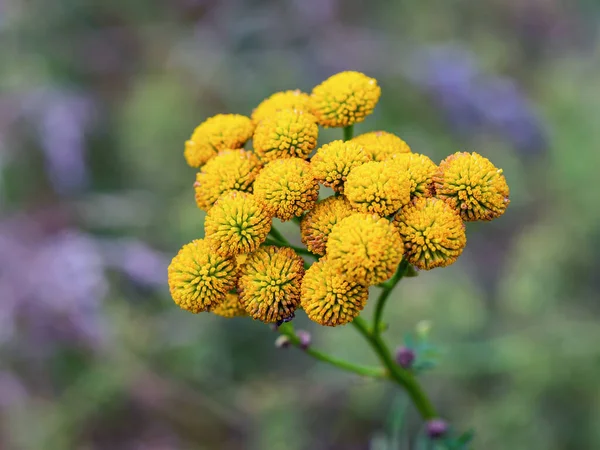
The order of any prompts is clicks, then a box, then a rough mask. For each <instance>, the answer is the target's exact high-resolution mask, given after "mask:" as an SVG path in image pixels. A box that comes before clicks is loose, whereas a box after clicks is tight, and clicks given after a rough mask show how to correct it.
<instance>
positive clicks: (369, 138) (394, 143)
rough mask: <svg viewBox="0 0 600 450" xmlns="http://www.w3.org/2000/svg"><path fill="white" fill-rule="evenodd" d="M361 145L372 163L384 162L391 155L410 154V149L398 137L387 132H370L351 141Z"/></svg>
mask: <svg viewBox="0 0 600 450" xmlns="http://www.w3.org/2000/svg"><path fill="white" fill-rule="evenodd" d="M352 142H356V143H357V144H359V145H362V146H363V147H364V149H365V152H367V154H368V155H369V156H370V157H371V158H372V159H373V161H385V160H386V159H388V158H390V157H391V156H392V155H397V154H402V153H410V147H409V146H408V144H407V143H406V142H404V141H403V140H402V139H400V138H399V137H398V136H396V135H395V134H392V133H388V132H387V131H371V132H369V133H364V134H361V135H359V136H356V137H355V138H353V139H352Z"/></svg>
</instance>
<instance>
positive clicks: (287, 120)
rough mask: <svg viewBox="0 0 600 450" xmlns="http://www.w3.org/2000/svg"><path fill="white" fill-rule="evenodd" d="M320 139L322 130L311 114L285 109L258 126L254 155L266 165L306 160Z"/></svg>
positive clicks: (266, 118) (254, 142)
mask: <svg viewBox="0 0 600 450" xmlns="http://www.w3.org/2000/svg"><path fill="white" fill-rule="evenodd" d="M318 136H319V127H318V126H317V122H316V119H315V117H314V116H313V115H312V114H310V113H307V112H305V111H301V110H294V109H283V110H281V111H277V112H275V113H273V114H272V115H271V116H268V117H265V118H264V119H263V120H262V121H261V122H260V123H259V124H258V126H257V127H256V131H255V133H254V138H253V145H254V151H255V152H256V154H257V155H258V156H259V157H260V158H261V159H262V160H264V161H273V160H275V159H281V158H293V157H297V158H307V157H308V155H309V154H310V152H311V151H312V150H313V148H315V146H316V145H317V137H318Z"/></svg>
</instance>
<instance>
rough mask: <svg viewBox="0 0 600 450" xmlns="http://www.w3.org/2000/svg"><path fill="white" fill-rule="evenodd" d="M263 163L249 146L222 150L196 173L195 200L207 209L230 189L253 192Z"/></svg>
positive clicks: (201, 207) (199, 205)
mask: <svg viewBox="0 0 600 450" xmlns="http://www.w3.org/2000/svg"><path fill="white" fill-rule="evenodd" d="M261 168H262V164H261V162H260V160H259V159H258V157H257V156H256V155H255V154H254V153H252V152H249V151H246V150H223V151H221V152H219V154H218V155H217V156H215V157H214V158H212V159H211V160H209V161H208V162H207V163H206V164H205V165H204V166H203V167H202V169H201V170H200V172H198V174H196V182H195V183H194V191H195V198H196V204H197V205H198V207H199V208H200V209H204V210H208V209H209V208H210V207H211V206H212V205H213V204H214V203H215V202H216V201H217V199H218V198H219V197H220V196H221V195H223V194H224V193H226V192H228V191H232V190H235V191H242V192H252V183H253V182H254V179H255V178H256V176H257V175H258V173H259V172H260V169H261Z"/></svg>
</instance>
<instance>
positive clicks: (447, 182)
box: [433, 152, 510, 221]
mask: <svg viewBox="0 0 600 450" xmlns="http://www.w3.org/2000/svg"><path fill="white" fill-rule="evenodd" d="M433 181H434V187H435V193H436V197H438V198H441V199H443V200H445V201H446V202H447V203H448V204H449V205H450V206H452V207H453V208H455V209H456V210H457V211H459V212H460V216H461V217H462V219H463V220H464V221H474V220H492V219H495V218H496V217H499V216H501V215H502V214H504V211H505V210H506V207H507V206H508V204H509V202H510V200H509V199H508V195H509V189H508V185H507V184H506V178H504V175H503V174H502V169H498V168H496V167H495V166H494V165H493V164H492V163H491V162H490V160H489V159H487V158H484V157H483V156H481V155H479V154H477V153H466V152H457V153H455V154H454V155H450V156H448V157H447V158H446V159H445V160H443V161H442V162H441V163H440V165H439V167H438V170H437V172H436V173H435V175H434V176H433Z"/></svg>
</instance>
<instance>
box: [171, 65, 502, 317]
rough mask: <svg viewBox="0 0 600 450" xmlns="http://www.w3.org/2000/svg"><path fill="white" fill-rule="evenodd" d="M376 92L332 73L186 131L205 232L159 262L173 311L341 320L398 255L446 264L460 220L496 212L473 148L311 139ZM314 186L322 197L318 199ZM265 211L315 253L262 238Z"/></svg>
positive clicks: (488, 172) (361, 114)
mask: <svg viewBox="0 0 600 450" xmlns="http://www.w3.org/2000/svg"><path fill="white" fill-rule="evenodd" d="M380 94H381V89H380V87H379V86H378V84H377V81H376V80H375V79H373V78H369V77H367V76H366V75H364V74H362V73H358V72H342V73H338V74H336V75H333V76H332V77H330V78H329V79H327V80H325V81H324V82H323V83H321V84H320V85H318V86H316V87H315V88H314V89H313V91H312V93H311V94H306V93H303V92H300V91H298V90H296V91H285V92H278V93H276V94H274V95H272V96H271V97H269V98H267V99H266V100H264V101H263V102H262V103H261V104H260V105H258V106H257V107H256V108H255V110H254V111H253V113H252V116H251V117H245V116H241V115H237V114H219V115H216V116H214V117H211V118H209V119H207V120H206V121H204V122H203V123H202V124H200V125H199V126H198V127H197V128H196V129H195V130H194V132H193V134H192V136H191V138H190V140H188V141H187V142H186V143H185V152H184V156H185V159H186V161H187V162H188V164H189V165H190V166H191V167H194V168H198V169H199V172H198V174H197V176H196V182H195V183H194V190H195V199H196V203H197V205H198V207H199V208H201V209H203V210H205V211H206V212H207V215H206V220H205V224H204V229H205V237H204V239H198V240H195V241H193V242H191V243H189V244H187V245H185V246H184V247H183V248H182V249H181V250H180V251H179V253H178V254H177V256H175V258H173V261H172V262H171V264H170V266H169V287H170V290H171V295H172V296H173V299H174V300H175V302H176V303H177V304H178V305H179V306H180V307H181V308H183V309H186V310H188V311H191V312H194V313H198V312H202V311H210V312H213V313H214V314H218V315H220V316H223V317H234V316H241V315H247V316H250V317H253V318H254V319H258V320H261V321H263V322H266V323H281V322H282V321H285V320H287V319H289V318H290V317H292V316H293V314H294V311H295V310H296V309H298V308H301V309H303V310H304V311H305V312H306V314H307V315H308V317H309V318H310V319H312V320H313V321H315V322H317V323H319V324H322V325H328V326H336V325H343V324H346V323H348V322H351V321H352V320H353V319H354V318H355V317H356V316H357V315H358V314H359V313H360V312H361V310H362V309H363V308H364V306H365V304H366V302H367V299H368V288H369V286H373V285H377V284H380V283H383V282H384V281H386V280H388V279H389V278H391V277H392V276H393V275H394V273H395V272H396V270H397V269H398V266H399V264H400V262H401V260H402V259H403V258H405V259H406V260H407V262H408V263H410V264H412V265H413V266H415V267H417V268H419V269H423V270H429V269H433V268H435V267H444V266H448V265H450V264H452V263H453V262H455V261H456V259H457V258H458V256H459V255H460V254H461V253H462V251H463V249H464V247H465V244H466V235H465V226H464V222H466V221H476V220H483V221H488V220H492V219H494V218H496V217H499V216H500V215H502V214H503V213H504V211H505V210H506V207H507V206H508V203H509V200H508V196H509V189H508V186H507V184H506V180H505V178H504V175H503V174H502V170H500V169H497V168H496V167H494V165H493V164H492V163H491V162H490V161H489V160H488V159H486V158H484V157H483V156H481V155H479V154H477V153H465V152H458V153H455V154H453V155H450V156H449V157H447V158H446V159H445V160H443V161H442V162H441V163H440V164H439V165H436V164H435V163H434V162H433V161H432V160H431V159H429V158H428V157H427V156H425V155H422V154H419V153H413V152H412V151H411V149H410V147H409V146H408V145H407V144H406V142H404V141H403V140H402V139H400V138H399V137H397V136H395V135H394V134H391V133H388V132H385V131H375V132H370V133H365V134H362V135H360V136H357V137H355V138H353V139H350V140H347V141H342V140H338V141H333V142H330V143H327V144H324V145H322V146H321V147H320V148H317V139H318V133H319V126H321V127H349V126H352V125H354V124H355V123H358V122H362V121H363V120H364V119H365V117H366V116H368V115H369V114H371V113H372V112H373V109H374V108H375V105H376V104H377V102H378V100H379V97H380ZM250 139H252V149H251V150H250V149H244V148H243V147H244V146H245V145H246V143H247V142H248V141H249V140H250ZM319 185H324V186H327V187H330V188H332V189H333V191H334V195H332V196H330V197H328V198H324V199H321V200H319ZM274 217H277V218H279V219H280V220H282V221H288V220H291V219H294V218H297V220H298V221H299V223H300V238H301V241H302V243H304V245H306V251H307V252H310V253H312V255H314V257H315V258H319V259H318V261H317V262H315V263H313V264H312V265H308V264H307V263H306V262H305V260H304V259H303V258H302V257H301V256H299V255H298V254H297V252H296V251H294V249H292V248H290V247H288V246H286V245H285V244H284V243H282V242H280V241H279V240H278V239H274V241H275V242H276V243H277V244H278V245H271V244H272V243H273V242H266V241H267V237H268V235H269V233H270V232H271V226H272V219H273V218H274ZM275 237H276V236H275ZM279 244H281V245H279ZM306 267H307V268H306ZM305 268H306V270H305Z"/></svg>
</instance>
